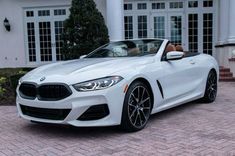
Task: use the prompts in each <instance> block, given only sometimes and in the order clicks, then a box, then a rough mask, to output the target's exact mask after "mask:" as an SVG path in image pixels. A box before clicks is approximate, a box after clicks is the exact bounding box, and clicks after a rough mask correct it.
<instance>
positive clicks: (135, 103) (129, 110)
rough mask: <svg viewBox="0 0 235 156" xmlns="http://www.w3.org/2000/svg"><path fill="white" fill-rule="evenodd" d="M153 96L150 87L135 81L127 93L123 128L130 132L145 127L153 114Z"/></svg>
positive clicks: (124, 104) (122, 122) (123, 113)
mask: <svg viewBox="0 0 235 156" xmlns="http://www.w3.org/2000/svg"><path fill="white" fill-rule="evenodd" d="M151 110H152V98H151V94H150V90H149V88H148V87H147V86H146V85H145V84H144V83H142V82H139V81H136V82H133V83H132V84H131V85H130V86H129V88H128V90H127V93H126V95H125V99H124V103H123V111H122V121H121V128H122V129H123V130H125V131H128V132H136V131H139V130H141V129H143V128H144V127H145V126H146V124H147V122H148V120H149V116H150V114H151Z"/></svg>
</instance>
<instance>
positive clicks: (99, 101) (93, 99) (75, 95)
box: [16, 80, 126, 127]
mask: <svg viewBox="0 0 235 156" xmlns="http://www.w3.org/2000/svg"><path fill="white" fill-rule="evenodd" d="M125 84H126V83H125V81H124V80H123V81H121V82H119V83H118V84H116V85H115V86H112V87H110V88H107V89H104V90H98V91H90V92H77V91H76V90H75V89H74V88H73V87H72V86H69V87H70V89H71V90H72V95H70V96H69V97H67V98H65V99H62V100H59V101H40V100H38V99H37V98H36V99H35V100H30V99H24V98H22V97H21V96H20V95H19V90H18V89H17V99H16V104H17V109H18V113H19V116H21V117H22V118H24V119H27V120H32V121H37V122H43V123H53V124H69V125H73V126H77V127H95V126H112V125H119V124H120V123H121V116H122V107H123V101H124V97H125V93H124V88H125ZM105 104H107V106H108V111H109V113H108V115H107V116H105V117H103V118H101V119H98V120H86V121H84V120H79V117H81V116H82V115H83V114H84V113H85V112H86V111H87V110H88V109H89V108H91V107H92V106H97V105H105ZM22 106H23V107H28V108H31V107H32V108H35V109H36V110H37V111H38V110H43V109H45V110H46V111H48V110H49V111H50V110H58V113H60V112H61V111H62V110H68V115H67V114H66V115H64V114H63V113H62V114H63V115H64V118H55V119H53V120H52V119H45V118H41V117H40V116H35V115H33V116H32V115H30V114H29V113H25V112H24V110H22ZM55 112H56V111H55Z"/></svg>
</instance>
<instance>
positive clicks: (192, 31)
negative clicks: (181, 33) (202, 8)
mask: <svg viewBox="0 0 235 156" xmlns="http://www.w3.org/2000/svg"><path fill="white" fill-rule="evenodd" d="M188 40H189V41H188V45H189V51H190V52H198V14H189V15H188Z"/></svg>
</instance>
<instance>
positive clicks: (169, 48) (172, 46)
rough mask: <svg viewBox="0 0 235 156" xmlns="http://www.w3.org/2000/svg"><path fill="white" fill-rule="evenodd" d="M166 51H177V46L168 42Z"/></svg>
mask: <svg viewBox="0 0 235 156" xmlns="http://www.w3.org/2000/svg"><path fill="white" fill-rule="evenodd" d="M165 51H166V52H167V53H168V52H170V51H176V48H175V46H174V45H172V44H168V45H167V47H166V50H165Z"/></svg>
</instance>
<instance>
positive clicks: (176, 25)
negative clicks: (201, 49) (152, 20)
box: [170, 16, 182, 45]
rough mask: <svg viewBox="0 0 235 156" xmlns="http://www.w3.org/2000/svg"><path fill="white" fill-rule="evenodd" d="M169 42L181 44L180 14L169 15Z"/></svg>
mask: <svg viewBox="0 0 235 156" xmlns="http://www.w3.org/2000/svg"><path fill="white" fill-rule="evenodd" d="M170 19H171V21H170V23H171V31H170V32H171V43H172V44H174V45H182V16H171V18H170Z"/></svg>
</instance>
